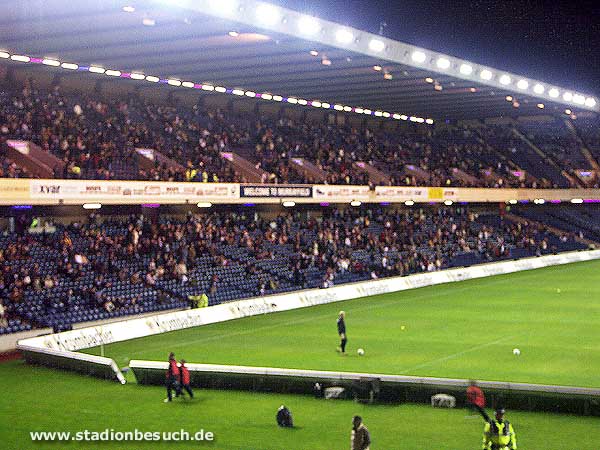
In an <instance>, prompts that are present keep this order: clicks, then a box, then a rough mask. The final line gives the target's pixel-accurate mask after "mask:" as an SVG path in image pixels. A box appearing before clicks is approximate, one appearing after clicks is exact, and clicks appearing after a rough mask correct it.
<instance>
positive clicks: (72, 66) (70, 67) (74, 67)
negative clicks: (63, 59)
mask: <svg viewBox="0 0 600 450" xmlns="http://www.w3.org/2000/svg"><path fill="white" fill-rule="evenodd" d="M60 67H62V68H63V69H68V70H77V69H79V66H78V65H77V64H73V63H62V64H61V65H60Z"/></svg>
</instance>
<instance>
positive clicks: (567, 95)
mask: <svg viewBox="0 0 600 450" xmlns="http://www.w3.org/2000/svg"><path fill="white" fill-rule="evenodd" d="M563 100H564V101H565V102H570V101H571V100H573V94H572V93H571V92H565V93H564V94H563Z"/></svg>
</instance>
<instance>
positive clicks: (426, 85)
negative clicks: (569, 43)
mask: <svg viewBox="0 0 600 450" xmlns="http://www.w3.org/2000/svg"><path fill="white" fill-rule="evenodd" d="M39 5H40V9H36V10H32V9H31V7H32V2H29V1H22V0H20V1H13V2H11V1H3V2H2V9H1V10H2V18H0V24H1V26H0V57H4V58H5V59H7V60H9V61H10V60H12V61H15V62H14V64H20V63H22V62H30V63H37V64H39V65H40V66H41V65H42V63H44V64H46V65H56V66H59V65H60V64H61V63H65V62H66V63H71V65H69V64H66V65H65V64H63V69H67V70H65V72H68V69H75V68H77V70H79V71H82V70H83V71H92V72H93V71H96V72H97V73H105V74H106V75H112V76H120V77H123V78H134V79H135V78H140V83H144V84H145V85H146V86H148V87H152V84H151V83H146V80H144V79H143V78H144V77H142V76H141V75H140V74H144V75H145V76H149V80H148V81H155V82H159V81H160V82H163V83H167V80H172V81H171V83H169V84H172V85H176V86H178V85H180V84H181V83H180V82H187V83H184V84H183V86H185V87H196V88H197V89H198V88H200V89H202V87H205V90H207V89H210V88H212V87H214V86H218V87H221V86H222V87H224V88H225V89H227V91H226V92H227V93H230V94H231V93H233V94H234V95H236V94H237V95H248V96H254V95H253V94H254V93H257V94H258V96H260V95H261V94H262V93H269V94H270V95H265V96H263V98H264V99H265V100H273V95H275V100H279V101H281V100H283V101H284V102H285V101H289V103H300V104H304V101H306V102H307V104H308V105H309V106H311V105H312V106H315V107H328V108H331V109H334V108H335V109H338V110H343V109H344V107H345V110H346V111H354V112H358V113H362V114H365V113H368V114H371V115H377V116H385V117H390V118H396V119H404V120H406V119H407V118H410V117H411V116H412V117H413V118H423V119H421V120H424V118H434V119H437V120H439V119H446V118H449V119H462V118H474V117H492V116H499V115H515V114H520V115H522V114H534V113H540V112H541V108H543V109H544V110H545V111H549V112H558V113H562V112H563V111H564V110H565V109H566V108H569V109H571V110H573V111H578V110H591V111H596V112H598V111H600V105H599V102H598V99H597V97H595V96H594V95H591V94H589V93H580V92H576V91H573V90H568V89H563V88H561V87H560V86H555V85H551V84H547V83H545V82H544V81H543V80H533V79H531V78H528V77H526V76H521V75H518V74H512V73H509V72H506V71H503V70H500V69H496V68H491V67H486V66H481V65H479V64H477V63H475V62H469V61H465V60H462V59H460V58H455V57H452V56H449V55H443V54H440V53H437V52H434V51H430V50H427V49H422V48H418V47H414V46H411V45H408V44H404V43H401V42H398V41H394V40H391V39H387V38H385V37H382V36H379V35H376V34H371V33H367V32H365V31H361V30H357V29H354V28H351V27H347V26H344V25H340V24H336V23H335V22H331V21H327V20H323V19H319V18H315V17H310V16H305V15H303V14H301V13H298V12H295V11H292V10H289V9H285V8H281V7H278V6H275V5H271V4H268V3H264V2H257V1H253V0H193V1H192V0H155V1H133V0H122V1H117V0H110V1H97V0H96V1H94V0H79V1H76V2H65V1H64V0H47V1H44V2H43V3H39ZM3 52H4V53H3ZM19 55H20V56H23V58H20V57H19ZM0 61H1V60H0ZM57 62H58V63H57ZM75 65H76V66H75ZM90 67H92V69H90ZM57 69H60V67H57ZM57 69H55V70H57ZM108 69H110V70H108ZM131 74H134V76H133V77H132V76H131ZM153 77H156V78H153ZM218 90H222V89H218ZM277 95H280V96H281V97H283V98H282V99H281V100H280V99H279V97H277ZM288 97H291V100H289V99H288ZM313 101H314V102H313ZM394 113H395V114H396V115H394Z"/></svg>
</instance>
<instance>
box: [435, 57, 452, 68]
mask: <svg viewBox="0 0 600 450" xmlns="http://www.w3.org/2000/svg"><path fill="white" fill-rule="evenodd" d="M436 64H437V66H438V68H440V69H442V70H446V69H448V68H449V67H450V61H449V60H448V59H446V58H438V60H437V62H436Z"/></svg>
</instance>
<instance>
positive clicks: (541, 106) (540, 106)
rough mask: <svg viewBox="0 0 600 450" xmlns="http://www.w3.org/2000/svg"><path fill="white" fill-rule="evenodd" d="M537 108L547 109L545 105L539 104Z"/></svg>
mask: <svg viewBox="0 0 600 450" xmlns="http://www.w3.org/2000/svg"><path fill="white" fill-rule="evenodd" d="M537 107H538V108H540V109H544V107H545V106H544V104H543V103H538V104H537Z"/></svg>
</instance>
